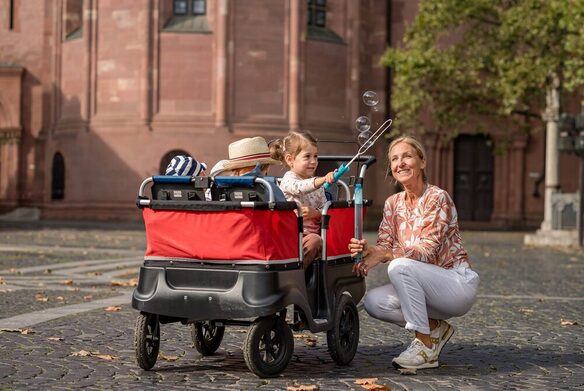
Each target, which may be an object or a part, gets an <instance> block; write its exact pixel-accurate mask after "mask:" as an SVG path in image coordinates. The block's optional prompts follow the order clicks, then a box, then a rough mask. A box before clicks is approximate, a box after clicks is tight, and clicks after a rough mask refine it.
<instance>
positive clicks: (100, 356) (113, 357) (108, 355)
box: [91, 354, 116, 361]
mask: <svg viewBox="0 0 584 391" xmlns="http://www.w3.org/2000/svg"><path fill="white" fill-rule="evenodd" d="M91 356H92V357H97V358H101V359H102V360H107V361H113V360H115V359H116V357H115V356H112V355H111V354H92V355H91Z"/></svg>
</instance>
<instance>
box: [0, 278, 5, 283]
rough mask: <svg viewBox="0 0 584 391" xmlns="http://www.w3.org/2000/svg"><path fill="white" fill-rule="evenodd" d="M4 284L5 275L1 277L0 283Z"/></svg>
mask: <svg viewBox="0 0 584 391" xmlns="http://www.w3.org/2000/svg"><path fill="white" fill-rule="evenodd" d="M3 284H5V282H4V277H0V285H3Z"/></svg>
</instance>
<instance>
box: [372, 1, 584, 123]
mask: <svg viewBox="0 0 584 391" xmlns="http://www.w3.org/2000/svg"><path fill="white" fill-rule="evenodd" d="M382 63H383V64H384V65H386V66H388V67H391V68H392V70H393V77H394V79H393V86H394V88H393V91H392V106H393V109H394V110H395V112H396V124H395V125H396V129H397V131H400V132H404V131H407V132H416V133H423V132H424V130H425V126H424V124H423V123H422V121H421V117H423V114H426V115H428V114H429V115H430V117H431V121H432V127H433V128H434V129H435V130H438V131H441V132H442V133H447V134H453V133H457V132H459V131H461V130H463V129H468V123H469V120H471V119H472V118H475V117H481V116H485V115H486V116H491V117H492V116H495V117H498V118H504V119H516V120H518V121H517V123H521V122H523V123H525V122H524V121H522V120H520V119H525V118H535V119H541V118H542V112H543V110H544V109H545V106H546V99H545V96H546V89H548V88H550V84H551V82H552V76H557V78H556V80H559V81H560V83H561V88H563V90H564V91H574V90H576V89H578V88H579V87H581V86H582V85H583V84H584V1H583V0H420V3H419V11H418V13H417V15H416V17H415V20H414V21H413V24H412V25H411V26H410V27H409V28H408V30H407V31H406V34H405V37H404V40H403V47H400V48H389V49H388V50H387V51H386V53H385V54H384V56H383V59H382ZM473 123H474V122H473ZM426 127H427V124H426Z"/></svg>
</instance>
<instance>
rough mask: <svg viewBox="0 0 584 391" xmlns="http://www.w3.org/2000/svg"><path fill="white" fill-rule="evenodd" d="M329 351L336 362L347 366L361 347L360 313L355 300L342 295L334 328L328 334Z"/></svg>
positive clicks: (336, 312) (336, 311)
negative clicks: (358, 347) (359, 346)
mask: <svg viewBox="0 0 584 391" xmlns="http://www.w3.org/2000/svg"><path fill="white" fill-rule="evenodd" d="M326 339H327V344H328V350H329V353H330V355H331V357H332V358H333V360H335V362H336V363H337V364H339V365H347V364H349V363H350V362H351V361H352V360H353V357H355V353H356V352H357V346H358V345H359V313H358V312H357V306H356V305H355V303H354V302H353V299H352V298H351V297H350V296H348V295H341V297H340V299H339V301H338V303H337V308H336V310H335V317H334V324H333V328H332V329H331V330H329V331H327V333H326Z"/></svg>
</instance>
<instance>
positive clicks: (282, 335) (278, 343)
mask: <svg viewBox="0 0 584 391" xmlns="http://www.w3.org/2000/svg"><path fill="white" fill-rule="evenodd" d="M293 351H294V336H293V335H292V330H290V326H288V324H287V323H286V321H285V320H284V319H282V318H281V317H279V316H275V315H274V316H267V317H262V318H259V319H257V320H256V321H255V322H254V323H253V324H252V325H251V327H250V329H249V331H248V333H247V337H246V339H245V343H244V345H243V357H244V359H245V363H246V364H247V367H248V368H249V370H250V371H252V372H253V373H255V374H256V375H257V376H259V377H274V376H277V375H278V374H280V373H281V372H282V371H283V370H284V369H286V367H287V366H288V363H289V362H290V359H291V358H292V352H293Z"/></svg>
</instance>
